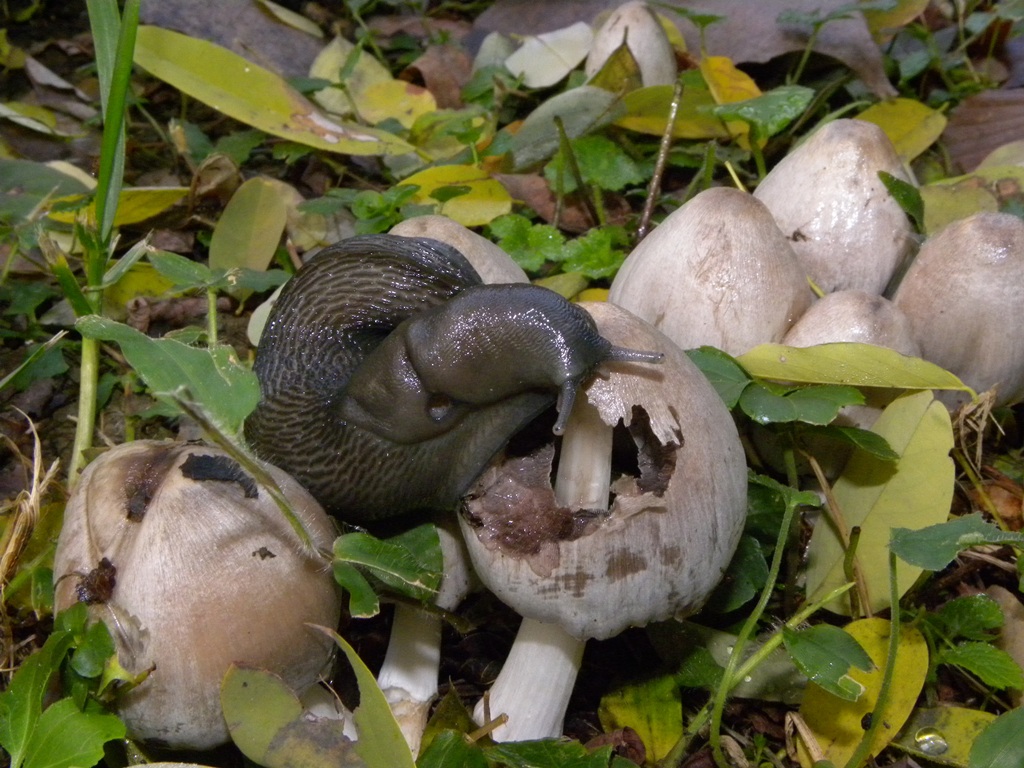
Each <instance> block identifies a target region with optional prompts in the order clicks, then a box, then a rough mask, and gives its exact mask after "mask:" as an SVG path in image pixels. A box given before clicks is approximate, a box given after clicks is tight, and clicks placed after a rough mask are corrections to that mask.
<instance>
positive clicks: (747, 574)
mask: <svg viewBox="0 0 1024 768" xmlns="http://www.w3.org/2000/svg"><path fill="white" fill-rule="evenodd" d="M767 580H768V562H767V561H766V560H765V559H764V553H763V552H762V551H761V545H760V544H759V543H758V541H757V539H755V538H754V537H753V536H749V535H746V534H744V535H743V536H742V537H741V538H740V541H739V544H738V545H737V547H736V553H735V554H734V555H733V556H732V560H731V561H730V562H729V567H728V568H727V569H726V571H725V575H724V576H723V577H722V581H721V582H720V583H719V585H718V586H717V587H716V588H715V591H714V593H712V595H711V598H710V599H709V600H708V605H707V610H709V611H714V612H716V613H728V612H729V611H734V610H736V609H737V608H739V607H740V606H742V605H745V604H746V603H747V602H748V601H750V600H751V599H753V598H754V597H756V596H757V594H758V593H759V592H760V591H761V589H762V587H764V585H765V582H766V581H767Z"/></svg>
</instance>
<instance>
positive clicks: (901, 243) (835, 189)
mask: <svg viewBox="0 0 1024 768" xmlns="http://www.w3.org/2000/svg"><path fill="white" fill-rule="evenodd" d="M879 171H886V172H887V173H890V174H892V175H893V176H895V177H897V178H899V179H902V180H903V181H907V182H909V181H910V179H909V177H908V176H907V174H906V172H905V171H904V169H903V164H902V163H901V162H900V159H899V156H898V155H897V154H896V150H895V149H894V147H893V146H892V142H890V141H889V139H888V137H886V135H885V133H883V132H882V129H881V128H879V127H878V126H876V125H873V124H872V123H868V122H865V121H863V120H834V121H833V122H831V123H827V124H826V125H823V126H822V127H821V128H819V129H818V130H817V131H815V133H814V134H813V135H811V136H810V137H809V138H808V139H807V140H806V141H805V142H804V143H803V144H801V145H800V146H798V147H797V148H796V149H794V150H793V151H792V152H790V153H789V154H788V155H787V156H786V157H785V158H783V159H782V161H781V162H779V164H778V165H776V166H775V168H773V169H772V170H771V172H770V173H769V174H768V175H767V176H766V177H765V178H764V180H763V181H762V182H761V183H760V184H759V185H758V186H757V189H755V190H754V197H756V198H757V199H758V200H760V201H761V202H763V203H764V204H765V205H766V206H767V207H768V210H769V211H771V214H772V216H773V217H775V221H776V222H777V223H778V225H779V229H781V230H782V232H783V233H784V234H785V236H786V238H787V239H788V240H789V241H790V242H791V243H792V245H793V250H794V251H795V252H796V255H797V256H798V257H799V259H800V261H801V263H802V264H803V267H804V270H805V271H806V273H807V274H808V275H809V276H810V277H811V279H812V280H813V281H814V282H815V284H816V285H818V286H819V287H820V288H821V289H822V290H823V291H824V292H825V293H831V292H833V291H839V290H843V289H846V288H859V289H861V290H865V291H868V292H869V293H876V294H880V293H882V292H883V291H884V290H885V287H886V285H888V283H889V280H890V279H891V277H892V275H893V273H894V272H895V271H896V269H897V268H898V267H899V266H900V264H901V263H902V262H903V260H904V259H905V258H906V257H907V256H908V254H909V253H910V252H911V251H912V250H913V247H914V240H913V230H912V228H911V225H910V221H909V219H908V218H907V216H906V214H905V213H904V212H903V209H902V208H900V205H899V203H897V202H896V200H895V199H894V198H893V197H892V195H890V194H889V192H888V190H887V189H886V188H885V185H884V184H883V183H882V181H881V180H880V179H879V177H878V172H879Z"/></svg>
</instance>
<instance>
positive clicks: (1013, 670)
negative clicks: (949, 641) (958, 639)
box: [936, 641, 1024, 690]
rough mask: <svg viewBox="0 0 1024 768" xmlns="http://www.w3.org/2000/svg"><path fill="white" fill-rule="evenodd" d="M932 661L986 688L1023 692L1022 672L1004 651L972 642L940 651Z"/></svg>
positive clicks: (1023, 675) (1023, 677) (1023, 673)
mask: <svg viewBox="0 0 1024 768" xmlns="http://www.w3.org/2000/svg"><path fill="white" fill-rule="evenodd" d="M936 661H937V662H938V663H939V664H952V665H953V666H956V667H960V669H963V670H964V671H966V672H969V673H971V674H972V675H974V676H975V677H977V678H978V679H979V680H981V682H983V683H984V684H985V685H987V686H988V687H990V688H999V689H1003V688H1014V689H1016V690H1021V689H1022V688H1024V672H1022V671H1021V668H1020V665H1019V664H1017V662H1015V661H1014V660H1013V658H1012V657H1011V656H1010V654H1008V653H1007V652H1006V651H1004V650H1001V649H1000V648H996V647H995V646H992V645H989V644H988V643H980V642H976V641H967V642H963V643H958V644H957V645H955V646H953V647H952V648H940V649H939V652H938V654H937V658H936Z"/></svg>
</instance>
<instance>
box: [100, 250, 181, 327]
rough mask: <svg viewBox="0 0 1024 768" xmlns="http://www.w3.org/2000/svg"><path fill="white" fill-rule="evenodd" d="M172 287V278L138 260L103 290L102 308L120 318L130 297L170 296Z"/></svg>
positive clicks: (153, 297) (158, 297)
mask: <svg viewBox="0 0 1024 768" xmlns="http://www.w3.org/2000/svg"><path fill="white" fill-rule="evenodd" d="M173 287H174V281H173V280H171V279H170V278H168V277H164V276H163V275H161V274H160V273H159V272H157V271H156V267H154V266H153V265H152V264H150V263H149V262H147V261H139V262H136V263H135V264H133V265H132V267H131V269H129V270H128V271H127V272H125V273H124V274H123V275H122V276H121V279H120V280H118V281H117V282H116V283H114V284H113V285H111V286H109V287H108V288H106V289H105V290H104V291H103V309H104V311H105V312H107V313H108V314H109V315H110V316H111V317H114V318H115V319H120V318H123V317H124V316H125V306H126V305H127V304H128V302H129V301H131V300H132V299H136V298H139V297H146V298H150V299H166V298H170V296H171V288H173Z"/></svg>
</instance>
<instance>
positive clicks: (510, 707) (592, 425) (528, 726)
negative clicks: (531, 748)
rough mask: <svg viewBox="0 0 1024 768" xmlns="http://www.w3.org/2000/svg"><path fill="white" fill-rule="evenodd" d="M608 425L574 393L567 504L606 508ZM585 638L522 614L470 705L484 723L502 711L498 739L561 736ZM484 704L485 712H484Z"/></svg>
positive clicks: (560, 496) (564, 473) (564, 491)
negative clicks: (489, 679)
mask: <svg viewBox="0 0 1024 768" xmlns="http://www.w3.org/2000/svg"><path fill="white" fill-rule="evenodd" d="M611 454H612V428H611V427H610V426H608V425H607V424H605V423H604V421H602V420H601V417H600V415H599V414H598V412H597V409H596V408H594V407H593V406H592V405H590V403H589V402H587V399H586V398H585V397H580V398H577V400H576V403H575V404H574V405H573V409H572V414H571V415H570V416H569V420H568V422H567V424H566V428H565V434H564V437H563V438H562V448H561V453H560V456H559V463H558V472H557V475H556V478H555V498H556V499H557V501H558V503H559V504H561V505H562V506H566V507H570V508H572V509H593V510H607V509H608V494H609V485H610V482H611ZM584 644H585V641H584V640H582V639H580V638H578V637H575V636H573V635H570V634H569V633H568V632H566V631H565V630H564V629H562V628H561V627H560V626H559V625H557V624H554V623H549V622H541V621H537V620H535V619H531V618H529V617H525V618H523V620H522V623H521V624H520V625H519V631H518V632H517V633H516V638H515V640H514V641H513V643H512V649H511V650H510V651H509V655H508V658H507V659H506V660H505V664H504V665H503V666H502V668H501V671H500V672H499V673H498V677H497V679H496V680H495V681H494V685H493V686H492V687H491V690H490V692H489V693H488V695H487V696H486V697H485V698H484V699H483V700H481V701H480V702H479V703H478V704H477V706H476V709H475V710H474V713H473V716H474V719H475V720H476V721H477V722H478V723H480V724H483V723H484V721H485V720H486V719H487V717H486V715H488V714H489V715H490V717H491V719H493V718H495V717H497V716H498V715H501V714H505V715H507V716H508V721H507V722H506V723H505V724H504V725H502V726H499V727H498V728H496V729H495V730H494V732H493V734H492V736H493V738H494V739H495V740H497V741H528V740H531V739H546V738H556V737H558V736H561V734H562V728H563V722H564V720H565V712H566V709H567V708H568V706H569V697H570V696H571V695H572V689H573V686H574V685H575V684H576V676H577V674H578V673H579V669H580V662H581V661H582V659H583V647H584ZM485 706H486V712H485Z"/></svg>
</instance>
